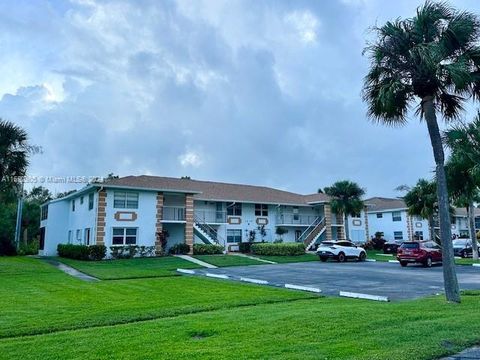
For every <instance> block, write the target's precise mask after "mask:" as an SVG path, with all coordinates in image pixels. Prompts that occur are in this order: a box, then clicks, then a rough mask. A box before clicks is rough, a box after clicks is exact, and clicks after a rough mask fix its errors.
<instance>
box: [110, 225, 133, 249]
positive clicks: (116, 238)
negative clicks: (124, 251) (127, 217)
mask: <svg viewBox="0 0 480 360" xmlns="http://www.w3.org/2000/svg"><path fill="white" fill-rule="evenodd" d="M136 243H137V228H113V230H112V245H135V244H136Z"/></svg>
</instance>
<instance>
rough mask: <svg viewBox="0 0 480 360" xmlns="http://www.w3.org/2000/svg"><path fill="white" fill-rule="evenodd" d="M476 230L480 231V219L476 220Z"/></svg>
mask: <svg viewBox="0 0 480 360" xmlns="http://www.w3.org/2000/svg"><path fill="white" fill-rule="evenodd" d="M475 229H477V230H478V229H480V217H476V218H475Z"/></svg>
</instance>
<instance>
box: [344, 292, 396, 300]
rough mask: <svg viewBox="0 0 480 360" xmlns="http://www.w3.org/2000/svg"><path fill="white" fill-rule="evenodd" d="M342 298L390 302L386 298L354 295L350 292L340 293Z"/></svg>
mask: <svg viewBox="0 0 480 360" xmlns="http://www.w3.org/2000/svg"><path fill="white" fill-rule="evenodd" d="M340 296H344V297H349V298H354V299H366V300H375V301H387V302H388V301H390V300H389V299H388V297H386V296H378V295H370V294H360V293H353V292H348V291H340Z"/></svg>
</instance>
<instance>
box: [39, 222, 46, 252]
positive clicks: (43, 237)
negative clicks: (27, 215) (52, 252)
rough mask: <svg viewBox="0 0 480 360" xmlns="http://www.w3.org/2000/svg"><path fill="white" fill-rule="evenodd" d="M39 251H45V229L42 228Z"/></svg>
mask: <svg viewBox="0 0 480 360" xmlns="http://www.w3.org/2000/svg"><path fill="white" fill-rule="evenodd" d="M38 248H39V250H43V249H44V248H45V228H44V227H41V228H40V243H39V247H38Z"/></svg>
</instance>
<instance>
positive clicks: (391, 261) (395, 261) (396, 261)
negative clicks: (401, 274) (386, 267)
mask: <svg viewBox="0 0 480 360" xmlns="http://www.w3.org/2000/svg"><path fill="white" fill-rule="evenodd" d="M388 262H389V263H392V264H398V260H388Z"/></svg>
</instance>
